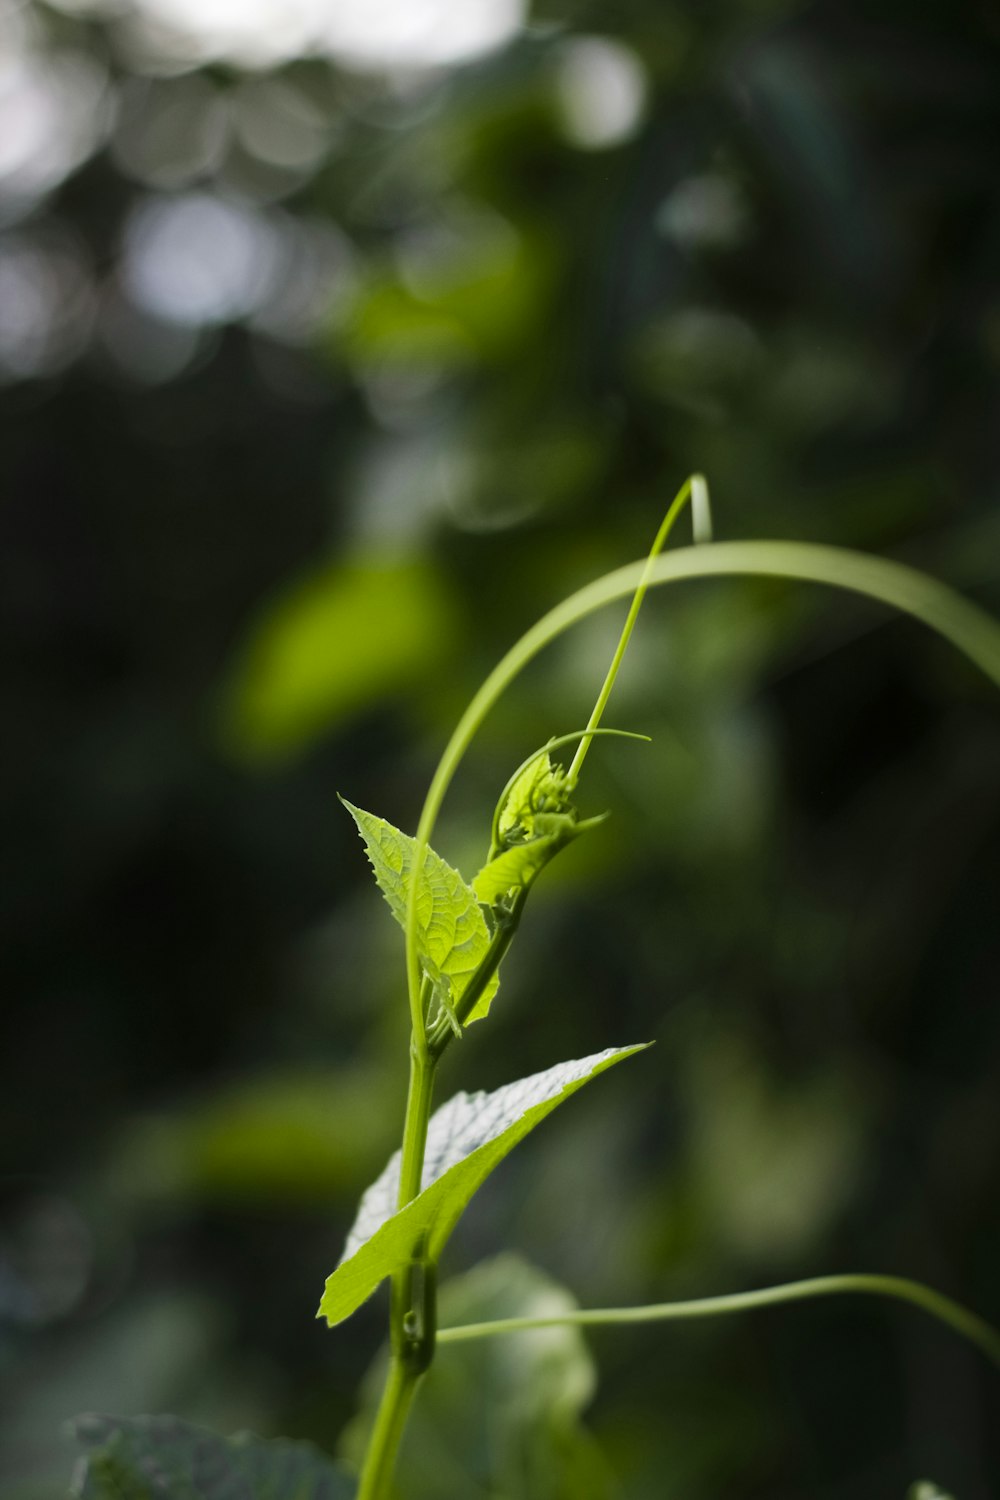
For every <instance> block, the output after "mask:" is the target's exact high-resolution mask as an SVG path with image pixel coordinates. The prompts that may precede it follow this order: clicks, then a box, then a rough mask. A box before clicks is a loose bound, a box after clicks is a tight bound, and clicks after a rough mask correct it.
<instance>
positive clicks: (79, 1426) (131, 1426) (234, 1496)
mask: <svg viewBox="0 0 1000 1500" xmlns="http://www.w3.org/2000/svg"><path fill="white" fill-rule="evenodd" d="M73 1436H74V1437H75V1438H76V1440H77V1441H78V1442H79V1443H80V1444H82V1445H83V1446H84V1447H85V1448H86V1449H87V1450H88V1451H87V1456H86V1458H85V1459H84V1460H83V1463H82V1466H81V1468H80V1470H79V1471H78V1473H77V1475H76V1477H75V1480H74V1484H73V1491H72V1493H73V1496H74V1497H75V1500H290V1497H293V1496H294V1500H352V1497H353V1496H354V1495H355V1493H356V1492H357V1483H356V1481H355V1480H354V1479H353V1478H352V1477H351V1476H350V1475H349V1474H348V1473H347V1472H346V1471H345V1470H344V1469H343V1468H342V1467H341V1466H340V1464H337V1463H334V1462H333V1460H332V1459H329V1458H327V1457H326V1456H325V1455H324V1454H322V1453H320V1452H319V1450H318V1449H317V1448H313V1447H312V1446H311V1444H309V1443H297V1442H287V1441H285V1440H284V1439H278V1440H276V1441H274V1442H266V1441H264V1440H263V1439H262V1438H257V1437H253V1436H252V1435H251V1434H250V1433H246V1432H241V1433H238V1434H237V1435H236V1436H235V1437H231V1438H226V1437H220V1436H219V1435H218V1434H217V1433H214V1432H209V1431H208V1430H207V1429H206V1428H204V1427H195V1426H193V1425H192V1424H191V1423H190V1422H182V1421H181V1420H180V1419H179V1418H178V1417H166V1416H164V1417H104V1416H86V1417H77V1419H76V1421H75V1422H74V1423H73Z"/></svg>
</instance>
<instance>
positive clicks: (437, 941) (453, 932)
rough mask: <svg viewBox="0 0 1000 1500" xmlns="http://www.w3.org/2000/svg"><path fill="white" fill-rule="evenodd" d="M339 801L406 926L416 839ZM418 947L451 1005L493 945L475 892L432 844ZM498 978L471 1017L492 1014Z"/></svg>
mask: <svg viewBox="0 0 1000 1500" xmlns="http://www.w3.org/2000/svg"><path fill="white" fill-rule="evenodd" d="M340 800H341V802H343V804H344V806H345V807H346V808H347V811H348V812H349V813H350V815H351V817H352V818H353V819H354V821H355V823H356V824H357V826H358V832H359V833H360V834H361V837H362V838H363V839H364V843H365V848H366V849H367V851H368V858H369V861H370V862H371V867H372V869H373V870H374V872H375V879H376V880H377V881H378V884H379V889H380V890H381V892H382V894H383V895H384V896H385V899H386V901H387V902H388V903H389V909H390V911H391V912H392V914H393V916H394V917H395V918H396V921H397V922H398V923H399V925H400V926H401V927H402V928H403V930H404V931H405V930H406V908H407V902H408V899H409V890H410V871H411V869H412V868H413V849H414V843H415V840H413V839H412V838H410V837H409V835H408V834H405V833H400V831H399V829H398V828H393V826H392V824H391V823H387V822H386V821H385V819H384V818H377V817H375V815H374V814H373V813H369V812H364V811H363V809H362V808H360V807H354V806H353V805H352V804H351V803H350V802H348V801H347V800H346V798H344V797H341V799H340ZM417 946H418V952H419V954H420V960H421V963H422V964H423V967H424V969H425V971H426V972H427V974H429V975H430V977H431V979H432V980H433V981H434V985H435V988H436V989H437V990H438V991H439V992H443V998H444V1000H445V1002H446V1003H447V1004H449V1005H452V1006H453V1005H454V1004H455V1002H456V1001H457V1000H459V999H460V998H461V996H462V993H463V991H464V990H465V988H466V986H467V985H468V983H469V980H470V979H471V978H472V976H473V974H474V973H475V972H476V970H477V969H478V967H479V965H480V963H481V962H482V960H483V959H484V958H485V956H486V952H487V949H488V948H489V946H490V932H489V928H488V927H487V926H486V918H485V917H484V916H483V914H482V912H481V911H480V909H479V904H478V902H477V900H476V895H475V892H474V891H473V890H472V888H471V887H470V886H468V885H466V883H465V881H464V880H463V879H462V877H461V875H460V874H459V873H458V871H457V870H453V869H452V867H451V865H449V864H446V862H445V861H444V860H443V859H442V858H441V856H440V855H439V854H435V852H434V850H433V849H428V850H426V852H425V854H424V859H423V864H422V867H421V871H420V889H419V891H418V892H417ZM499 983H500V979H499V976H498V975H497V974H494V975H493V977H492V978H491V979H490V981H489V983H488V984H487V985H486V987H485V989H484V990H483V993H482V995H481V996H480V997H479V999H478V1000H477V1001H476V1004H475V1006H474V1007H473V1009H472V1012H471V1014H470V1015H469V1017H468V1020H469V1021H480V1020H482V1019H483V1017H484V1016H485V1015H487V1014H488V1012H489V1008H490V1001H491V1000H492V999H493V996H494V995H495V994H496V992H497V988H498V986H499Z"/></svg>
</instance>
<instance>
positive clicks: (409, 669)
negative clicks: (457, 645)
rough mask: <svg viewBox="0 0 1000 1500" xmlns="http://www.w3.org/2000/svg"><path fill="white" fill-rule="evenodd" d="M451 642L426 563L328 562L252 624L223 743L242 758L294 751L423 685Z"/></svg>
mask: <svg viewBox="0 0 1000 1500" xmlns="http://www.w3.org/2000/svg"><path fill="white" fill-rule="evenodd" d="M454 639H455V620H454V613H453V610H452V607H451V605H450V603H449V598H448V593H447V589H446V587H445V584H444V581H443V580H442V579H441V578H440V577H439V576H438V575H437V573H436V572H435V571H434V569H433V568H432V567H431V566H430V565H429V564H427V563H426V562H422V561H412V560H410V561H397V562H387V561H385V560H381V561H371V562H367V561H364V560H355V561H352V562H348V563H337V564H335V565H334V566H333V567H329V568H325V569H323V570H322V571H320V572H317V573H315V574H313V575H311V576H310V577H308V578H305V579H303V580H301V581H300V582H299V583H298V584H297V585H295V586H294V587H293V588H292V589H291V590H290V591H288V592H287V593H285V594H284V595H283V596H282V597H280V598H279V599H277V600H275V601H274V602H273V603H272V604H271V605H270V606H269V607H267V608H266V609H265V611H264V613H263V615H262V616H261V617H260V618H259V619H258V621H257V622H256V624H255V626H254V627H253V628H252V630H251V633H250V638H249V640H248V642H247V644H246V646H245V648H244V650H243V653H242V657H241V659H240V661H239V663H238V665H237V667H236V669H235V672H234V675H233V678H232V681H231V683H230V685H229V688H228V690H227V694H226V699H225V703H224V719H223V731H224V737H225V741H226V743H227V745H228V746H229V748H230V749H231V751H232V752H233V753H234V754H236V755H238V756H240V757H242V758H247V759H256V760H273V759H280V758H282V757H286V756H289V755H293V754H294V753H295V752H296V751H299V750H301V749H302V748H303V747H304V746H306V745H308V744H309V743H310V742H311V741H312V740H313V739H314V738H315V737H316V736H317V735H319V734H322V733H323V732H325V731H327V730H329V729H330V728H331V727H332V726H333V725H335V724H337V723H338V722H340V721H341V720H343V719H345V718H347V717H349V716H350V715H351V714H354V713H357V712H358V711H359V710H361V709H364V708H366V707H367V706H368V705H369V704H371V703H374V702H377V701H378V700H379V699H380V698H384V697H386V696H388V695H391V694H393V693H404V692H405V693H410V692H413V691H414V690H415V689H419V687H420V685H421V683H422V682H424V681H425V680H426V679H427V676H428V674H429V673H431V672H436V671H439V670H440V667H441V663H442V661H443V660H445V659H446V658H447V656H448V655H449V653H450V649H451V645H452V642H453V641H454Z"/></svg>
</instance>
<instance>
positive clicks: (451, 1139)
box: [318, 1043, 648, 1327]
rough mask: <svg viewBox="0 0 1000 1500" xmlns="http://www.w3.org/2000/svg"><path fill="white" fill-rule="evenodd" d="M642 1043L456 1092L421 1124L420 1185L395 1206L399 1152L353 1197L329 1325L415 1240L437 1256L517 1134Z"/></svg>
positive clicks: (407, 1254)
mask: <svg viewBox="0 0 1000 1500" xmlns="http://www.w3.org/2000/svg"><path fill="white" fill-rule="evenodd" d="M644 1046H648V1043H639V1044H638V1045H637V1046H632V1047H619V1048H614V1047H612V1048H608V1049H607V1050H606V1051H604V1052H597V1053H595V1054H594V1055H593V1056H592V1057H585V1058H582V1059H580V1060H579V1061H573V1062H564V1063H557V1064H556V1066H555V1067H554V1068H547V1069H546V1070H545V1072H543V1073H535V1074H533V1075H532V1076H531V1077H529V1078H522V1079H520V1080H519V1081H518V1082H517V1083H508V1084H505V1085H504V1087H503V1088H499V1089H495V1090H494V1091H493V1092H492V1093H491V1094H483V1093H479V1094H465V1093H461V1094H456V1095H455V1096H454V1098H453V1099H449V1101H448V1103H447V1104H443V1105H442V1106H441V1108H440V1109H439V1110H436V1111H435V1113H434V1115H433V1116H432V1118H431V1121H430V1125H429V1126H428V1130H427V1149H426V1154H425V1157H424V1174H423V1183H424V1187H423V1191H422V1192H421V1193H420V1194H419V1195H418V1196H417V1197H416V1198H414V1199H413V1201H412V1202H411V1203H408V1204H407V1205H406V1207H405V1208H402V1209H400V1210H398V1212H397V1211H396V1202H397V1196H398V1192H399V1162H400V1157H399V1152H398V1151H397V1152H396V1153H395V1154H394V1155H393V1156H392V1157H391V1159H390V1161H389V1164H388V1166H387V1167H386V1169H385V1171H384V1172H383V1173H382V1175H381V1177H380V1178H379V1179H378V1181H377V1182H374V1183H373V1184H372V1186H371V1187H370V1188H369V1189H368V1190H367V1192H366V1193H365V1195H364V1197H363V1198H362V1199H361V1204H360V1207H359V1209H358V1215H357V1218H356V1219H355V1221H354V1225H353V1227H352V1229H351V1232H350V1234H349V1235H348V1237H347V1244H346V1245H345V1247H344V1255H343V1258H342V1260H341V1263H340V1265H339V1266H338V1267H337V1269H336V1270H335V1271H334V1273H333V1275H332V1276H330V1277H329V1278H328V1280H327V1283H326V1291H325V1292H324V1294H323V1300H322V1302H321V1303H320V1308H319V1314H318V1316H320V1317H325V1318H326V1320H327V1322H328V1323H329V1324H330V1326H331V1327H333V1325H334V1324H336V1323H341V1322H343V1320H344V1319H345V1318H347V1317H349V1316H350V1315H351V1313H352V1312H353V1311H354V1310H355V1308H356V1307H360V1305H361V1303H362V1302H364V1300H365V1299H366V1298H367V1297H370V1296H371V1294H372V1292H373V1291H374V1290H375V1288H376V1287H377V1286H378V1284H379V1282H380V1281H382V1280H384V1278H385V1277H386V1276H391V1275H392V1274H393V1272H394V1271H397V1270H399V1269H400V1268H401V1267H402V1266H404V1265H405V1264H406V1263H407V1261H409V1260H410V1258H411V1257H412V1255H413V1253H414V1249H415V1247H416V1246H417V1245H418V1243H419V1244H422V1246H423V1254H425V1255H426V1256H427V1258H428V1259H429V1260H431V1261H437V1259H438V1258H439V1256H440V1254H441V1251H442V1250H443V1249H444V1246H445V1244H446V1243H447V1240H448V1237H449V1235H450V1234H451V1232H452V1230H453V1229H454V1227H455V1225H456V1224H457V1223H458V1220H459V1218H460V1217H461V1214H462V1212H463V1210H464V1209H465V1207H466V1204H467V1203H468V1202H469V1200H470V1198H471V1197H472V1195H473V1194H474V1193H475V1192H476V1191H477V1189H478V1188H480V1187H481V1186H482V1184H483V1183H484V1182H485V1181H486V1179H487V1177H488V1176H489V1175H490V1173H491V1172H492V1171H493V1169H494V1167H496V1166H497V1165H499V1163H500V1162H501V1161H502V1160H503V1159H504V1157H505V1156H506V1155H507V1154H508V1153H509V1152H510V1151H512V1150H513V1148H514V1147H515V1146H516V1145H517V1143H518V1141H520V1140H523V1138H524V1137H525V1136H526V1135H527V1134H528V1132H529V1131H531V1130H533V1129H534V1127H535V1126H536V1125H537V1124H538V1123H539V1121H541V1120H544V1118H545V1116H546V1115H548V1114H550V1113H551V1112H552V1110H554V1109H555V1108H556V1106H557V1105H559V1104H561V1103H562V1102H563V1100H564V1099H568V1098H569V1097H570V1095H571V1094H575V1093H576V1091H577V1089H579V1088H582V1086H583V1085H584V1084H585V1083H588V1082H589V1081H590V1079H591V1078H596V1076H597V1074H598V1073H603V1072H604V1070H605V1069H606V1068H610V1067H613V1066H614V1064H615V1063H617V1062H621V1060H622V1058H624V1057H630V1056H631V1054H632V1053H633V1052H640V1051H642V1049H643V1047H644Z"/></svg>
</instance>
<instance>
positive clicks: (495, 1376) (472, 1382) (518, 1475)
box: [343, 1254, 617, 1500]
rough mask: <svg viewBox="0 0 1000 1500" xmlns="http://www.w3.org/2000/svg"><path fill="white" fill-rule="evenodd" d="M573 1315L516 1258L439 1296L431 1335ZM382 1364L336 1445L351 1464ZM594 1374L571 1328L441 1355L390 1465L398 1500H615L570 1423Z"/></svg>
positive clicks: (569, 1305) (549, 1285)
mask: <svg viewBox="0 0 1000 1500" xmlns="http://www.w3.org/2000/svg"><path fill="white" fill-rule="evenodd" d="M575 1307H576V1302H575V1300H574V1298H573V1297H572V1296H571V1295H570V1293H569V1292H568V1291H566V1289H565V1288H564V1287H561V1286H560V1285H559V1284H558V1283H557V1282H555V1281H552V1280H551V1279H550V1278H549V1277H548V1276H545V1275H544V1274H543V1273H542V1272H541V1271H538V1270H536V1269H535V1267H534V1266H531V1265H529V1264H528V1263H527V1262H526V1261H524V1260H522V1259H521V1258H520V1257H518V1256H516V1255H510V1254H507V1255H501V1256H498V1257H497V1259H495V1260H491V1261H487V1262H484V1263H483V1264H482V1265H479V1266H477V1267H476V1268H475V1269H474V1270H472V1271H470V1272H469V1273H468V1274H467V1275H465V1276H460V1277H456V1278H455V1279H453V1280H451V1281H449V1282H447V1283H446V1284H445V1285H444V1286H443V1287H442V1289H441V1295H440V1299H439V1304H438V1309H439V1319H440V1322H441V1324H442V1325H443V1326H447V1325H455V1324H458V1323H477V1322H484V1321H487V1320H490V1319H493V1318H509V1317H545V1316H550V1317H551V1316H557V1315H559V1314H561V1313H564V1312H569V1311H572V1310H573V1309H574V1308H575ZM383 1373H384V1358H383V1359H380V1360H378V1361H376V1363H375V1365H374V1366H373V1368H372V1370H371V1373H370V1377H369V1379H368V1380H367V1381H366V1383H365V1398H366V1399H365V1407H364V1410H363V1411H362V1413H361V1415H360V1416H359V1417H358V1418H357V1419H356V1420H355V1421H354V1422H353V1423H352V1424H351V1426H350V1427H349V1428H348V1430H347V1432H346V1433H345V1435H344V1443H343V1448H344V1451H345V1454H346V1455H347V1456H348V1457H349V1458H357V1457H358V1455H359V1454H360V1453H361V1452H363V1450H364V1444H365V1441H366V1438H367V1433H368V1430H369V1428H370V1425H371V1420H372V1417H373V1414H374V1410H375V1403H376V1401H377V1399H378V1394H379V1391H380V1389H381V1384H382V1378H383ZM595 1384H596V1372H595V1368H594V1363H593V1360H592V1359H591V1356H590V1353H589V1351H588V1349H587V1345H586V1343H585V1341H584V1339H583V1337H582V1335H581V1333H580V1330H579V1329H578V1328H569V1327H563V1328H547V1329H539V1330H537V1331H535V1332H531V1333H528V1334H518V1335H517V1336H516V1337H514V1338H507V1339H482V1340H479V1341H477V1342H475V1343H468V1344H453V1345H450V1346H448V1347H447V1348H442V1349H441V1350H440V1351H439V1353H438V1356H437V1358H436V1360H435V1361H434V1365H433V1366H432V1368H431V1371H430V1374H429V1375H428V1376H427V1379H426V1380H425V1382H424V1385H423V1388H422V1389H421V1392H420V1400H419V1401H418V1402H417V1403H416V1405H415V1407H414V1409H413V1413H412V1416H411V1419H410V1425H409V1427H408V1430H407V1433H406V1436H405V1438H404V1440H403V1448H402V1452H401V1455H400V1473H401V1474H405V1476H406V1480H405V1491H404V1493H405V1495H406V1500H442V1497H443V1496H449V1497H450V1496H456V1497H457V1496H463V1497H464V1496H467V1495H468V1496H471V1495H484V1496H485V1495H489V1496H490V1497H491V1500H567V1497H569V1496H572V1497H573V1500H607V1497H610V1496H611V1495H613V1494H616V1493H617V1490H616V1487H615V1485H614V1483H613V1481H612V1479H611V1476H610V1474H609V1471H608V1467H607V1464H606V1462H605V1460H604V1457H603V1455H602V1454H601V1452H600V1449H599V1448H598V1446H597V1444H596V1442H595V1441H594V1438H593V1437H592V1436H591V1434H590V1433H589V1432H588V1431H587V1429H586V1428H585V1427H584V1426H583V1425H582V1423H581V1421H580V1416H581V1413H582V1411H583V1410H584V1408H585V1407H586V1406H587V1404H588V1402H589V1401H590V1399H591V1397H592V1395H593V1392H594V1387H595Z"/></svg>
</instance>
